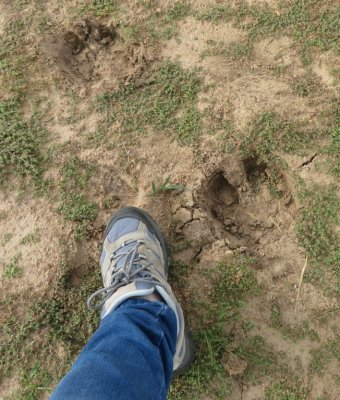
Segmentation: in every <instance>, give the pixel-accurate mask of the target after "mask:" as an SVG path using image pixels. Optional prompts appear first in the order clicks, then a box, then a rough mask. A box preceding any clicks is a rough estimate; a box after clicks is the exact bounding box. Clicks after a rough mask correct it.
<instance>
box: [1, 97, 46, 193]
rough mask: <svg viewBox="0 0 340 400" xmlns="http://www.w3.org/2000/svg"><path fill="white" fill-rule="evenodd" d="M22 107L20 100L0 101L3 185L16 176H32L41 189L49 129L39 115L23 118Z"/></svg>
mask: <svg viewBox="0 0 340 400" xmlns="http://www.w3.org/2000/svg"><path fill="white" fill-rule="evenodd" d="M21 104H22V103H21V100H20V99H19V98H17V97H12V98H10V99H8V100H3V101H0V182H1V181H3V180H4V179H5V177H6V176H7V175H9V174H10V173H13V174H15V175H19V176H21V177H24V176H29V177H30V178H31V179H32V181H33V183H34V184H35V185H38V186H39V185H41V184H42V175H43V171H44V157H43V155H42V153H41V150H40V149H41V145H42V143H44V141H45V139H46V130H45V129H44V128H43V127H42V125H41V122H40V115H39V114H37V113H33V114H32V115H31V117H30V118H29V119H27V120H26V119H24V117H23V116H22V113H21Z"/></svg>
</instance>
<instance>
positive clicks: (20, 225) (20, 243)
mask: <svg viewBox="0 0 340 400" xmlns="http://www.w3.org/2000/svg"><path fill="white" fill-rule="evenodd" d="M0 210H1V212H2V213H3V215H4V218H2V219H1V224H0V240H1V267H0V275H1V301H5V299H6V296H9V295H10V296H12V295H17V296H24V297H26V296H27V294H28V293H29V295H30V296H32V295H34V296H40V295H43V294H46V293H47V291H48V288H49V286H50V285H51V283H52V282H53V280H54V279H55V278H56V271H57V270H58V267H59V264H60V262H61V261H62V258H63V254H62V253H61V252H60V241H62V240H68V241H69V240H70V239H67V238H68V237H69V236H70V235H71V230H70V228H67V226H65V225H64V224H62V223H61V221H60V219H59V217H58V216H57V215H56V214H55V213H54V212H53V209H51V207H50V205H49V204H47V202H46V201H44V200H42V199H35V200H33V199H30V200H29V201H27V199H22V200H19V201H18V199H16V196H15V194H14V193H12V194H9V193H6V194H5V193H1V208H0ZM71 242H72V241H71ZM70 244H71V243H70ZM16 258H17V261H16V262H15V264H14V265H15V266H14V271H13V275H14V276H13V278H14V282H15V284H13V278H11V272H10V267H9V266H10V265H11V264H13V260H15V259H16ZM16 266H17V267H16ZM16 270H17V272H16Z"/></svg>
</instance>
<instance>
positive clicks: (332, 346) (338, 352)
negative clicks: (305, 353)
mask: <svg viewBox="0 0 340 400" xmlns="http://www.w3.org/2000/svg"><path fill="white" fill-rule="evenodd" d="M311 356H312V360H311V362H310V365H309V367H310V370H311V371H312V372H314V373H316V374H318V375H322V374H323V373H324V371H325V367H326V366H327V364H329V363H330V362H331V361H332V360H333V359H335V360H336V361H337V362H340V344H339V340H329V341H328V342H326V343H325V344H324V345H323V346H321V347H320V348H319V349H315V350H311Z"/></svg>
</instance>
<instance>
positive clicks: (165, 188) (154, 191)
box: [149, 176, 185, 196]
mask: <svg viewBox="0 0 340 400" xmlns="http://www.w3.org/2000/svg"><path fill="white" fill-rule="evenodd" d="M170 180H171V178H170V176H168V177H167V178H166V179H165V180H164V182H163V183H160V184H159V185H157V184H156V183H155V182H152V184H151V191H150V193H149V196H156V195H159V194H161V193H165V192H171V191H176V192H180V191H183V190H184V188H185V186H184V185H180V184H173V183H170Z"/></svg>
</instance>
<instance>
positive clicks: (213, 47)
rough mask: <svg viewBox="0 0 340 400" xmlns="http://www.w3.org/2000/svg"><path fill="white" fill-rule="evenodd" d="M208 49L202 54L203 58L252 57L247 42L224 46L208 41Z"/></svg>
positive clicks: (237, 58) (236, 58)
mask: <svg viewBox="0 0 340 400" xmlns="http://www.w3.org/2000/svg"><path fill="white" fill-rule="evenodd" d="M208 45H209V47H208V49H206V50H205V51H204V52H203V54H202V55H203V56H223V57H226V58H229V59H234V60H241V59H247V58H249V57H250V56H251V55H252V46H251V44H250V43H249V42H247V41H245V42H235V43H231V44H228V45H226V44H225V43H223V42H220V43H217V42H215V41H208Z"/></svg>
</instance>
